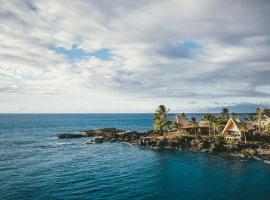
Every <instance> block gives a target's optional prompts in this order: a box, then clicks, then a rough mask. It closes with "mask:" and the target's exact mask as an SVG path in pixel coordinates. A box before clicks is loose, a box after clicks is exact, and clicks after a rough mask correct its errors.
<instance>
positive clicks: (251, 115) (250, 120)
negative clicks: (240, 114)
mask: <svg viewBox="0 0 270 200" xmlns="http://www.w3.org/2000/svg"><path fill="white" fill-rule="evenodd" d="M247 120H248V121H249V122H253V121H254V120H255V117H254V115H253V113H249V114H248V118H247Z"/></svg>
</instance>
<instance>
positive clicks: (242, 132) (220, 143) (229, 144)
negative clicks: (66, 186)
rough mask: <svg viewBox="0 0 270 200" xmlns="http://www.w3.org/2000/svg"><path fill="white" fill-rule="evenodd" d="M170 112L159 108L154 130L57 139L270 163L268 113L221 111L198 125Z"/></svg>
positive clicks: (94, 132) (68, 135)
mask: <svg viewBox="0 0 270 200" xmlns="http://www.w3.org/2000/svg"><path fill="white" fill-rule="evenodd" d="M168 112H169V110H168V109H166V107H165V106H163V105H160V106H159V107H158V108H157V110H156V111H155V113H154V117H153V130H149V131H147V132H136V131H125V130H120V129H116V128H103V129H96V130H84V131H82V132H81V133H76V134H75V133H65V134H59V135H58V138H59V139H68V138H79V137H90V140H87V142H86V143H87V144H96V143H102V142H126V143H130V144H132V145H138V146H141V147H148V148H154V149H171V150H191V151H201V152H207V153H226V154H228V155H234V156H242V157H250V158H256V159H260V160H263V161H265V162H270V117H269V114H270V109H264V110H263V109H261V108H257V110H256V113H250V114H246V117H244V118H243V117H242V118H241V117H240V116H239V115H238V114H236V113H229V110H228V109H227V108H224V109H223V110H222V112H221V113H220V114H211V113H207V114H205V115H204V116H203V118H202V119H200V120H199V121H197V119H196V118H195V117H191V118H188V116H187V115H186V114H185V113H182V114H178V115H176V116H175V121H170V120H169V119H168Z"/></svg>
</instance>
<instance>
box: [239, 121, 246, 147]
mask: <svg viewBox="0 0 270 200" xmlns="http://www.w3.org/2000/svg"><path fill="white" fill-rule="evenodd" d="M239 129H240V131H241V133H243V135H244V138H245V143H247V137H246V132H248V128H247V125H246V123H245V122H241V123H240V125H239Z"/></svg>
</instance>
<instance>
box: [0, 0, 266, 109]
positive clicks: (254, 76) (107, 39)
mask: <svg viewBox="0 0 270 200" xmlns="http://www.w3.org/2000/svg"><path fill="white" fill-rule="evenodd" d="M0 4H1V7H0V40H1V43H0V96H1V97H2V101H3V99H10V98H14V96H10V95H14V94H16V97H18V98H17V99H18V100H16V101H15V102H13V103H12V105H11V104H8V103H7V102H8V101H3V102H4V104H2V107H1V109H2V110H4V111H9V109H10V108H11V106H12V107H14V106H15V109H16V104H17V105H22V102H23V101H25V99H27V100H29V101H35V100H34V99H44V98H47V99H48V104H50V103H51V105H55V100H53V99H54V98H56V97H55V96H61V97H62V98H59V100H57V102H58V104H59V105H61V106H63V107H62V108H61V109H62V110H61V111H67V112H68V111H71V110H72V111H74V110H73V109H71V107H76V106H75V105H74V102H76V100H72V99H71V98H74V99H75V98H79V99H81V98H88V97H89V96H93V95H96V96H100V99H101V98H102V97H104V98H106V99H108V102H107V103H102V105H100V102H101V100H100V99H99V98H95V99H94V98H92V100H90V101H92V104H94V105H95V106H96V109H94V110H97V109H98V108H99V109H101V110H105V111H111V110H112V109H111V108H112V107H114V109H113V110H117V108H120V107H121V104H120V103H119V102H121V103H122V104H123V103H128V104H129V105H131V106H128V107H127V110H126V111H129V109H131V110H134V109H135V108H136V105H137V106H139V107H140V109H138V111H151V110H152V109H154V108H153V107H154V106H156V104H159V103H167V104H170V105H169V106H170V107H172V108H173V109H174V110H176V111H177V110H186V111H200V110H204V109H205V107H207V106H209V105H210V106H212V107H215V106H216V107H219V106H220V104H221V105H222V106H223V105H224V106H226V105H233V104H235V103H239V102H241V103H243V104H252V105H253V104H263V105H269V104H270V100H269V97H270V96H269V91H268V89H269V85H270V79H269V77H270V59H269V52H270V27H269V26H268V23H269V22H268V19H269V17H270V16H269V13H270V2H269V1H267V0H258V1H251V0H240V1H237V2H236V1H232V0H229V1H228V0H226V1H225V0H224V1H213V0H203V1H188V0H187V1H177V0H169V1H156V0H155V1H147V2H145V1H141V0H139V1H123V0H115V1H105V0H94V1H86V0H78V1H68V2H67V1H61V0H60V1H52V0H48V1H33V0H32V1H31V0H22V1H19V0H18V1H16V0H14V1H4V0H2V1H0ZM74 49H75V50H76V52H73V51H74ZM104 49H105V50H106V51H108V52H109V53H110V55H109V56H107V57H106V59H104V56H102V55H101V54H102V53H104V52H102V51H103V50H104ZM105 53H106V52H105ZM72 94H76V95H72ZM97 94H99V95H97ZM71 96H72V97H71ZM127 96H128V97H130V98H128V99H127V98H126V97H127ZM61 99H62V101H70V103H69V104H65V105H64V104H62V103H61V102H62V101H61ZM19 101H20V102H19ZM53 101H54V103H52V102H53ZM116 101H117V102H116ZM72 102H73V103H72ZM138 102H140V103H138ZM195 102H196V103H195ZM217 102H218V103H217ZM119 104H120V105H119ZM205 104H207V106H205ZM100 106H101V107H102V108H100ZM24 107H25V109H26V110H27V109H29V110H31V111H32V108H31V105H29V106H28V107H27V105H26V106H24ZM36 107H38V106H36ZM55 107H58V106H56V105H55ZM55 107H54V106H52V107H51V109H54V108H55ZM17 108H18V109H19V106H18V107H17ZM44 110H45V111H46V108H44ZM87 111H92V110H91V108H89V109H88V110H87ZM124 111H125V110H124Z"/></svg>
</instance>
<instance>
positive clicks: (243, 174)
mask: <svg viewBox="0 0 270 200" xmlns="http://www.w3.org/2000/svg"><path fill="white" fill-rule="evenodd" d="M170 117H171V118H173V117H174V115H171V116H170ZM197 118H200V115H199V114H198V115H197ZM103 127H116V128H122V129H127V130H137V131H143V130H148V129H151V127H152V115H151V114H1V115H0V199H116V200H117V199H258V200H259V199H270V165H267V164H265V163H263V162H261V161H257V160H252V159H243V158H237V157H225V156H221V155H209V154H206V153H192V152H181V151H157V150H150V149H145V148H140V147H136V146H131V145H128V144H125V143H110V142H106V143H102V144H91V145H87V144H85V143H84V142H85V141H86V140H87V138H80V139H64V140H59V139H57V137H56V136H57V134H59V133H66V132H79V131H81V130H85V129H92V128H103Z"/></svg>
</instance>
